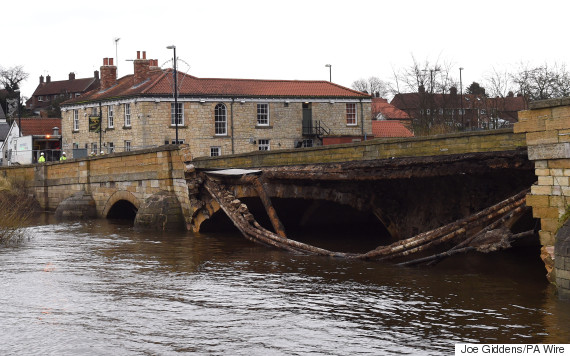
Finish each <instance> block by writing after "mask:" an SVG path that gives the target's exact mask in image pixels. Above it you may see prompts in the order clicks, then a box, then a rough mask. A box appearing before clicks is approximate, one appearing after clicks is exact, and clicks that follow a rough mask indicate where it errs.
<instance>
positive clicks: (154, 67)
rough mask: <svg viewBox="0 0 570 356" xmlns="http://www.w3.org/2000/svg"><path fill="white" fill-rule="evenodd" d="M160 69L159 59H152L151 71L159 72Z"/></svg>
mask: <svg viewBox="0 0 570 356" xmlns="http://www.w3.org/2000/svg"><path fill="white" fill-rule="evenodd" d="M157 69H159V68H158V59H151V60H150V70H157Z"/></svg>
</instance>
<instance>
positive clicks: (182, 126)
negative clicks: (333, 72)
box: [61, 51, 372, 157]
mask: <svg viewBox="0 0 570 356" xmlns="http://www.w3.org/2000/svg"><path fill="white" fill-rule="evenodd" d="M133 65H134V73H133V74H130V75H126V76H123V77H122V78H117V67H116V66H114V65H113V58H104V59H103V66H101V68H100V73H101V83H100V87H98V88H97V89H94V90H91V91H89V92H87V93H85V94H84V95H82V96H80V97H77V98H73V99H70V100H68V101H66V102H64V103H62V105H61V108H62V119H63V120H62V134H63V147H64V149H66V150H70V151H71V150H73V152H74V156H75V153H77V154H79V155H82V154H85V152H86V151H87V152H95V153H97V152H100V151H105V152H106V153H107V152H113V151H119V150H133V149H138V148H145V147H152V146H158V145H163V144H172V143H184V144H188V145H189V147H190V150H191V152H192V155H193V156H194V157H199V156H219V155H227V154H237V153H242V152H250V151H256V150H273V149H290V148H296V147H310V146H317V145H322V144H323V143H326V139H327V138H331V137H337V138H344V139H347V140H351V141H352V140H364V139H366V138H371V137H372V123H371V121H372V120H371V97H370V96H369V95H367V94H365V93H362V92H359V91H355V90H352V89H349V88H345V87H343V86H340V85H337V84H334V83H331V82H327V81H307V80H304V81H302V80H254V79H221V78H198V77H195V76H192V75H189V74H184V73H181V72H178V73H176V83H177V92H178V96H177V97H176V98H174V92H175V90H174V82H175V80H174V71H173V69H171V68H168V69H162V68H160V67H159V66H158V60H156V59H146V53H145V52H142V56H141V53H140V51H139V52H137V59H135V60H134V61H133ZM99 116H101V118H102V120H101V128H102V130H101V132H99V130H98V126H97V122H98V117H99ZM90 122H91V125H90V124H89V123H90ZM176 137H178V141H177V140H176Z"/></svg>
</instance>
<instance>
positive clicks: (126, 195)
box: [101, 190, 141, 218]
mask: <svg viewBox="0 0 570 356" xmlns="http://www.w3.org/2000/svg"><path fill="white" fill-rule="evenodd" d="M120 200H126V201H128V202H129V203H131V204H133V205H134V207H135V208H136V209H137V210H138V209H139V208H140V206H141V203H140V201H139V199H138V198H137V197H136V196H134V194H133V193H131V192H129V191H126V190H118V191H116V192H115V193H113V195H111V196H110V197H109V199H107V202H106V203H105V206H104V207H103V211H102V212H101V216H102V217H103V218H106V217H107V215H108V214H109V210H111V208H112V207H113V205H115V204H116V203H117V202H118V201H120Z"/></svg>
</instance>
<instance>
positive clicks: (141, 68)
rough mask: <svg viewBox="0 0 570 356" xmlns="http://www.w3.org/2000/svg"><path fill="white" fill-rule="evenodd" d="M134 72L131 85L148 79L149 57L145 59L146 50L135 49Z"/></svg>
mask: <svg viewBox="0 0 570 356" xmlns="http://www.w3.org/2000/svg"><path fill="white" fill-rule="evenodd" d="M133 63H134V67H135V74H134V76H133V78H134V83H133V85H137V84H140V83H142V82H144V81H145V80H147V79H148V77H149V72H150V59H146V51H143V52H142V58H141V51H137V59H135V60H134V62H133Z"/></svg>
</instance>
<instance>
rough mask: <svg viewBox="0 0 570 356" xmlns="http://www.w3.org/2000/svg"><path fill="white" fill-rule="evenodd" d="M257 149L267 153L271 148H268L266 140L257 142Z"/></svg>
mask: <svg viewBox="0 0 570 356" xmlns="http://www.w3.org/2000/svg"><path fill="white" fill-rule="evenodd" d="M257 148H258V149H259V150H260V151H269V149H270V148H271V147H270V146H269V140H267V139H262V140H257Z"/></svg>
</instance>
